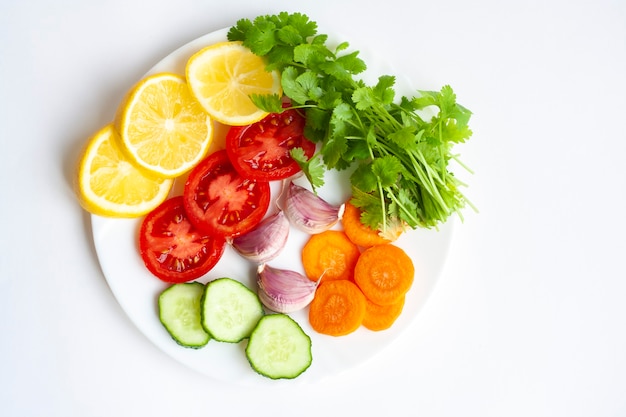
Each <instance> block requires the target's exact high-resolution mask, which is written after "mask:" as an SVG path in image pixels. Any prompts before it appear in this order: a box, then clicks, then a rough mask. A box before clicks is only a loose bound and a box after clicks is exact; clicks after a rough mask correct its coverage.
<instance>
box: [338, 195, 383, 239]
mask: <svg viewBox="0 0 626 417" xmlns="http://www.w3.org/2000/svg"><path fill="white" fill-rule="evenodd" d="M341 224H342V226H343V230H344V232H345V233H346V235H347V236H348V238H349V239H350V240H351V241H352V242H354V243H355V244H356V245H359V246H363V247H364V248H369V247H370V246H374V245H383V244H385V243H391V241H390V240H389V239H385V238H384V237H382V236H380V235H379V234H378V230H374V229H372V228H371V227H369V226H366V225H364V224H363V223H361V210H360V209H359V208H358V207H356V206H354V205H353V204H351V203H350V202H346V205H345V209H344V212H343V216H342V217H341Z"/></svg>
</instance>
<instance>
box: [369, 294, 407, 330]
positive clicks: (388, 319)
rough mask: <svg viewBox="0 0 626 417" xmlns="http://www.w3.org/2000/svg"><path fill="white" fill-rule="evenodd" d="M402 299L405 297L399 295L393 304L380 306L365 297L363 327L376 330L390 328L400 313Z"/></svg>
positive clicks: (402, 306) (402, 304)
mask: <svg viewBox="0 0 626 417" xmlns="http://www.w3.org/2000/svg"><path fill="white" fill-rule="evenodd" d="M404 299H405V297H401V298H400V300H399V301H397V302H395V303H393V304H389V305H386V306H381V305H378V304H376V303H374V302H372V301H371V300H370V299H367V298H366V305H365V317H364V318H363V327H365V328H367V329H370V330H373V331H376V332H377V331H380V330H386V329H388V328H390V327H391V326H392V325H393V323H395V321H396V319H397V318H398V317H400V314H401V313H402V309H403V308H404Z"/></svg>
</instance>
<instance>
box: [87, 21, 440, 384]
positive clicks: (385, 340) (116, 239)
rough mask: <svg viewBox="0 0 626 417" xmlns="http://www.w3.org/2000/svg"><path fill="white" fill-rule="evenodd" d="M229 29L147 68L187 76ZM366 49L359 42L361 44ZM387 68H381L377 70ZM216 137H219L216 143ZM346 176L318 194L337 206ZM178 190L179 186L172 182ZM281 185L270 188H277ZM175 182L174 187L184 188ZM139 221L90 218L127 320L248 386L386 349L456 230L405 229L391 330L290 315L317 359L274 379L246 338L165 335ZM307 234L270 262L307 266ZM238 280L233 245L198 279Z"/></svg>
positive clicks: (407, 321) (196, 363) (331, 178)
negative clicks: (410, 278) (345, 327)
mask: <svg viewBox="0 0 626 417" xmlns="http://www.w3.org/2000/svg"><path fill="white" fill-rule="evenodd" d="M226 33H227V29H223V30H220V31H217V32H213V33H210V34H207V35H205V36H202V37H200V38H198V39H196V40H194V41H192V42H190V43H188V44H186V45H184V46H183V47H181V48H179V49H178V50H176V51H174V52H173V53H171V54H170V55H169V56H167V57H166V58H165V59H163V60H162V61H161V62H159V63H158V64H157V65H156V66H154V67H153V68H152V69H151V70H150V71H149V72H148V74H151V73H156V72H161V71H170V72H175V73H179V74H184V69H185V63H186V62H187V59H188V58H189V57H190V56H191V55H192V54H193V53H194V52H195V51H197V50H199V49H200V48H202V47H203V46H206V45H210V44H213V43H216V42H219V41H223V40H225V39H226ZM357 49H361V48H357ZM361 52H362V55H361V56H362V58H363V59H364V60H365V61H366V62H367V63H368V66H369V69H368V71H369V72H370V73H372V68H374V67H373V66H372V65H373V61H372V57H371V56H367V55H366V54H365V53H364V52H363V50H362V49H361ZM382 73H390V74H391V72H376V73H375V74H376V76H378V75H380V74H382ZM216 143H219V141H217V142H216ZM347 181H348V180H347V178H346V176H345V174H341V175H340V174H337V173H333V172H329V173H328V174H327V176H326V185H325V186H324V187H323V188H322V189H320V191H319V193H320V195H321V196H322V197H323V198H325V199H326V200H327V201H329V202H331V203H333V204H339V203H341V202H343V201H344V200H345V199H347V197H348V191H349V188H348V184H347ZM175 188H176V187H175ZM276 189H277V186H276V185H274V186H273V191H274V192H275V191H276ZM179 190H180V187H178V188H177V189H176V190H175V191H174V193H177V192H179ZM140 223H141V219H110V218H103V217H99V216H92V228H93V237H94V242H95V247H96V251H97V254H98V259H99V262H100V266H101V268H102V271H103V273H104V276H105V278H106V280H107V282H108V284H109V286H110V288H111V290H112V292H113V294H114V296H115V297H116V299H117V300H118V302H119V303H120V305H121V307H122V308H123V309H124V311H125V312H126V314H127V315H128V317H129V318H130V320H131V321H132V322H133V323H134V324H135V325H136V326H137V327H138V328H139V330H140V331H141V332H142V333H144V334H145V335H146V336H147V337H148V339H150V340H151V341H152V342H153V343H154V344H155V345H156V346H158V347H159V348H160V349H162V350H163V351H165V352H166V353H167V354H168V355H170V356H171V357H172V358H174V359H176V360H177V361H179V362H181V363H183V364H185V365H186V366H188V367H190V368H192V369H194V370H196V371H198V372H200V373H202V374H205V375H207V376H209V377H212V378H215V379H217V380H221V381H229V382H236V383H239V384H243V385H255V384H281V383H283V384H284V383H289V384H298V383H306V382H315V381H319V380H321V379H323V378H326V377H329V376H333V375H336V374H338V373H340V372H344V371H347V370H349V369H351V368H353V367H355V366H357V365H359V364H362V363H363V362H365V361H366V360H368V359H369V358H371V357H373V356H374V355H376V354H378V353H380V352H381V351H383V349H384V348H385V347H386V346H387V345H388V344H389V343H390V342H391V341H393V340H394V339H395V338H396V337H397V336H398V335H400V334H401V333H402V332H405V331H410V325H411V322H412V321H413V320H414V319H415V317H416V316H417V314H418V312H419V311H420V309H421V308H422V306H423V305H424V303H425V302H426V299H427V297H428V295H429V294H430V292H431V290H432V289H433V287H434V285H435V283H436V280H437V277H438V276H439V274H440V272H441V269H442V267H443V265H444V262H445V259H446V255H447V251H448V246H449V242H450V239H451V236H452V221H448V222H447V223H446V224H444V225H442V226H441V227H440V229H439V230H438V231H435V230H415V231H410V232H408V233H406V234H405V235H403V236H402V237H401V238H400V239H399V240H398V241H397V242H396V244H397V245H398V246H400V247H402V248H403V249H404V250H405V251H406V252H407V253H408V255H409V256H410V257H411V258H412V259H413V262H414V264H415V268H416V276H415V282H414V284H413V287H412V288H411V290H410V292H409V293H408V294H407V299H406V303H405V308H404V311H403V313H402V315H401V317H400V318H399V319H398V320H397V321H396V323H395V324H394V325H393V327H392V328H391V329H388V330H385V331H382V332H372V331H369V330H367V329H364V328H361V329H359V330H357V331H356V332H355V333H352V334H350V335H347V336H343V337H330V336H325V335H320V334H318V333H316V332H315V331H313V330H312V329H311V327H310V325H309V324H308V320H307V311H308V310H303V311H300V312H298V313H294V314H292V317H293V318H294V319H295V320H296V321H298V323H299V324H300V325H301V326H302V328H303V329H304V331H305V332H306V333H307V334H309V335H310V336H311V339H312V343H313V352H312V353H313V363H312V364H311V367H310V368H309V369H308V370H307V371H306V372H305V373H303V374H302V375H301V376H299V377H298V378H297V379H295V380H290V381H287V380H283V381H272V380H269V379H267V378H264V377H262V376H260V375H258V374H256V373H255V372H254V371H253V370H252V369H251V368H250V366H249V364H248V362H247V360H246V357H245V353H244V349H245V341H244V342H242V343H239V344H229V343H220V342H216V341H210V342H209V343H208V345H207V346H205V347H204V348H202V349H199V350H193V349H187V348H183V347H181V346H179V345H178V344H176V342H174V340H173V339H172V338H171V337H170V336H169V335H168V333H167V332H166V331H165V329H164V328H163V326H162V325H161V323H160V322H159V319H158V312H157V297H158V295H159V293H160V292H161V291H162V290H164V289H165V288H166V287H167V284H165V283H163V282H161V281H160V280H159V279H157V278H156V277H154V276H153V275H151V273H150V272H149V271H148V270H147V269H146V268H145V266H144V265H143V262H142V260H141V257H140V255H139V252H138V243H137V233H138V229H139V225H140ZM306 238H307V236H305V235H304V234H303V233H299V232H297V231H295V230H292V231H291V233H290V237H289V241H288V245H287V247H285V249H284V251H283V253H282V254H281V256H280V257H279V258H277V259H276V260H274V261H272V262H271V263H270V264H271V265H273V266H277V267H283V268H289V269H293V270H298V271H300V272H302V269H301V268H302V267H301V265H300V263H299V262H298V260H299V259H300V250H301V248H302V245H303V244H304V242H305V241H306ZM223 276H227V277H231V278H236V279H238V280H240V281H241V282H243V283H244V284H246V285H248V286H249V287H251V288H256V276H255V266H254V265H252V264H250V263H248V262H247V261H245V260H244V259H243V258H241V257H240V256H239V255H238V254H236V253H235V252H234V250H233V249H232V248H230V247H227V248H226V251H225V253H224V256H223V258H222V259H221V260H220V262H219V263H218V264H217V266H216V267H215V268H214V269H213V270H212V271H210V272H209V273H208V274H207V275H206V276H205V277H203V278H202V279H200V280H199V281H201V282H207V281H209V280H212V279H215V278H218V277H223Z"/></svg>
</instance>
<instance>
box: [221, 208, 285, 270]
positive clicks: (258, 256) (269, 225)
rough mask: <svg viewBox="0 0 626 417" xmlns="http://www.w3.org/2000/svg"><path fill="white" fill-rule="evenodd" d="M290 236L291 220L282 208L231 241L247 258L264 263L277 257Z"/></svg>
mask: <svg viewBox="0 0 626 417" xmlns="http://www.w3.org/2000/svg"><path fill="white" fill-rule="evenodd" d="M288 237H289V221H288V220H287V218H286V217H285V214H284V213H283V211H282V210H277V211H276V212H275V213H274V214H272V215H271V216H268V217H266V218H265V219H263V220H262V221H261V223H259V224H258V225H257V226H256V227H255V228H254V229H252V230H251V231H249V232H248V233H245V234H243V235H241V236H237V237H235V238H234V239H232V240H231V241H230V242H229V243H230V244H231V246H232V247H233V248H234V249H235V250H236V251H237V252H238V253H239V254H240V255H242V256H243V257H245V258H246V259H248V260H250V261H253V262H256V263H259V264H262V263H265V262H268V261H270V260H272V259H274V258H276V257H277V256H278V255H279V254H280V252H281V251H282V250H283V248H284V247H285V244H286V243H287V238H288Z"/></svg>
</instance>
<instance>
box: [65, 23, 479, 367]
mask: <svg viewBox="0 0 626 417" xmlns="http://www.w3.org/2000/svg"><path fill="white" fill-rule="evenodd" d="M227 37H228V40H227V41H225V42H220V43H217V44H214V45H209V46H207V47H204V48H201V49H200V50H198V51H196V53H194V54H192V55H191V56H190V57H189V59H188V61H187V65H186V69H185V74H170V73H158V74H153V75H150V76H147V77H145V78H144V79H143V80H141V81H140V82H138V83H137V84H136V86H134V87H133V88H132V89H131V91H129V93H128V95H127V97H126V98H125V99H124V101H123V102H122V103H121V104H120V106H119V109H118V111H117V115H116V117H115V120H114V121H112V122H111V124H110V125H109V126H107V127H106V128H105V129H103V130H101V131H100V132H98V133H97V134H96V135H95V136H94V137H93V139H91V141H90V143H89V144H88V146H87V148H86V150H85V152H84V154H83V156H82V157H81V162H80V169H79V173H78V175H77V181H76V185H77V193H78V197H79V200H80V202H81V204H82V205H83V207H84V208H85V209H86V210H88V211H90V212H91V213H93V214H97V215H103V216H111V217H135V218H138V219H140V222H141V223H140V228H139V234H138V236H139V237H138V246H139V256H141V258H142V260H143V262H144V264H145V265H146V268H147V269H148V270H149V271H150V273H152V274H153V275H154V276H155V277H156V278H158V279H160V280H161V281H163V282H164V283H166V285H168V286H167V287H166V288H165V289H164V290H163V291H162V292H161V293H160V295H159V298H158V307H159V319H160V321H161V323H162V324H163V326H164V329H165V330H166V331H167V332H168V333H169V334H170V336H171V337H172V338H173V339H174V341H175V342H176V343H178V344H180V345H181V346H184V347H188V348H193V349H199V348H202V347H204V346H205V345H207V344H208V343H210V340H211V339H213V340H214V342H211V343H217V342H222V343H234V344H236V343H246V349H245V353H246V357H247V359H248V362H249V363H250V365H251V367H252V369H254V370H255V371H256V372H258V373H259V374H261V375H263V376H266V377H268V378H271V379H291V378H295V377H297V376H298V375H300V374H302V372H304V371H305V370H306V369H307V368H309V366H310V365H311V363H312V350H311V338H310V336H309V335H307V334H306V333H305V332H304V331H303V329H302V327H301V326H300V325H299V324H298V323H297V322H295V321H294V319H293V318H292V317H290V316H289V314H291V313H293V312H296V311H301V310H304V309H308V321H309V324H310V326H311V329H312V330H313V331H315V332H317V333H320V334H324V335H328V336H333V337H339V336H346V335H348V334H350V333H353V332H355V331H357V330H358V329H360V328H364V329H368V330H370V331H381V330H385V329H388V328H390V327H391V326H393V324H394V322H395V321H396V320H397V318H398V317H399V316H400V315H401V313H402V310H403V307H404V305H405V301H406V294H407V293H408V292H409V290H410V289H411V287H412V285H413V282H414V279H415V272H416V271H415V268H414V264H413V261H412V260H411V258H409V257H408V256H407V254H406V253H405V252H404V250H403V249H402V248H400V247H399V246H396V245H394V244H393V242H394V241H395V240H396V239H397V238H398V237H399V236H400V235H401V234H402V233H404V232H405V231H407V230H408V229H416V228H426V229H428V228H436V227H437V226H438V225H439V224H441V223H443V222H445V221H446V220H447V219H448V217H449V216H450V215H451V214H453V213H459V215H460V211H461V209H462V208H464V207H465V205H466V204H469V205H471V204H470V203H469V201H468V200H467V199H466V198H465V196H464V195H463V194H462V193H461V191H460V188H461V187H462V186H463V185H464V184H462V183H461V182H460V181H459V180H458V179H457V178H456V177H455V176H454V174H453V173H452V172H451V171H450V170H449V167H448V162H449V161H458V157H457V156H456V155H455V154H453V153H452V147H453V145H454V144H456V143H460V142H463V141H465V140H467V139H468V138H469V137H470V136H471V133H472V132H471V130H470V129H469V127H468V121H469V118H470V116H471V112H470V111H469V110H467V109H466V108H465V107H463V106H461V105H459V104H457V103H456V96H455V94H454V93H453V91H452V89H451V88H450V87H449V86H446V87H444V88H442V89H441V91H439V92H428V91H420V92H419V93H420V94H419V95H418V96H417V97H404V96H403V97H400V98H396V92H395V90H394V85H395V78H394V77H393V76H389V75H383V76H381V77H380V78H379V79H378V82H377V84H375V85H373V86H369V85H367V84H365V83H364V82H363V81H361V80H360V79H358V78H357V76H358V75H359V74H361V73H362V72H363V71H364V70H365V69H366V65H365V63H364V62H363V61H362V60H361V59H360V58H359V56H358V52H357V51H354V52H349V51H348V47H349V45H348V44H347V43H342V44H340V45H338V46H337V47H335V48H334V49H332V50H331V49H330V48H329V47H328V46H327V42H328V37H327V35H323V34H318V33H317V24H316V23H315V22H313V21H311V20H309V18H308V17H307V16H306V15H303V14H300V13H293V14H288V13H280V14H278V15H274V16H259V17H257V18H256V19H254V20H252V21H251V20H248V19H242V20H240V21H238V22H237V23H236V25H235V26H233V27H232V28H230V30H229V31H228V35H227ZM433 107H434V108H437V113H436V114H435V115H433V116H432V117H428V116H426V114H427V110H429V109H431V108H433ZM219 125H221V126H223V127H225V131H226V133H225V137H224V138H220V139H224V141H223V145H221V144H219V143H221V142H219V141H218V146H216V147H212V145H213V144H214V142H215V141H214V136H215V133H214V132H217V131H220V130H222V131H223V130H224V129H217V128H216V127H217V126H219ZM210 149H211V150H210ZM461 166H462V165H461ZM348 168H351V171H350V172H351V174H350V175H349V182H350V184H349V187H350V190H351V197H350V198H349V199H348V200H346V201H344V202H343V203H342V204H339V205H335V204H330V203H329V202H328V201H326V200H325V199H324V198H323V197H322V196H321V195H319V194H318V190H319V189H320V188H321V187H322V186H323V185H324V177H325V175H324V174H325V172H326V171H328V170H339V171H342V170H347V169H348ZM299 176H301V177H305V178H306V180H307V181H308V184H307V185H308V186H307V185H305V184H303V183H302V181H298V182H299V183H296V181H297V178H298V177H299ZM173 178H178V181H179V182H183V183H184V184H183V186H182V188H181V189H180V190H174V188H173V184H174V182H173ZM346 180H348V175H347V174H346ZM273 184H274V185H276V184H277V185H278V187H272V185H273ZM276 189H278V191H276ZM292 228H293V229H297V230H298V231H299V232H304V233H305V234H307V235H308V239H307V241H306V243H305V244H304V245H303V247H302V248H299V250H300V251H301V258H300V264H299V265H294V268H293V269H284V268H279V267H276V266H274V265H271V262H272V261H273V260H274V259H275V258H277V257H278V256H279V255H280V253H281V251H282V249H283V248H284V247H285V245H288V244H289V236H290V229H292ZM227 250H234V251H236V252H237V253H238V254H239V255H241V259H242V262H243V261H247V262H249V263H250V264H251V266H252V267H253V268H252V270H254V269H256V271H257V272H256V277H255V280H256V283H257V288H249V287H247V286H246V285H244V284H242V283H241V281H240V280H238V279H237V277H233V278H225V277H219V278H214V277H209V275H210V274H209V273H210V272H212V271H214V270H215V267H216V266H218V265H219V263H220V260H221V258H222V255H223V253H224V251H227ZM299 270H301V272H300V271H299ZM147 296H149V295H147Z"/></svg>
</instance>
